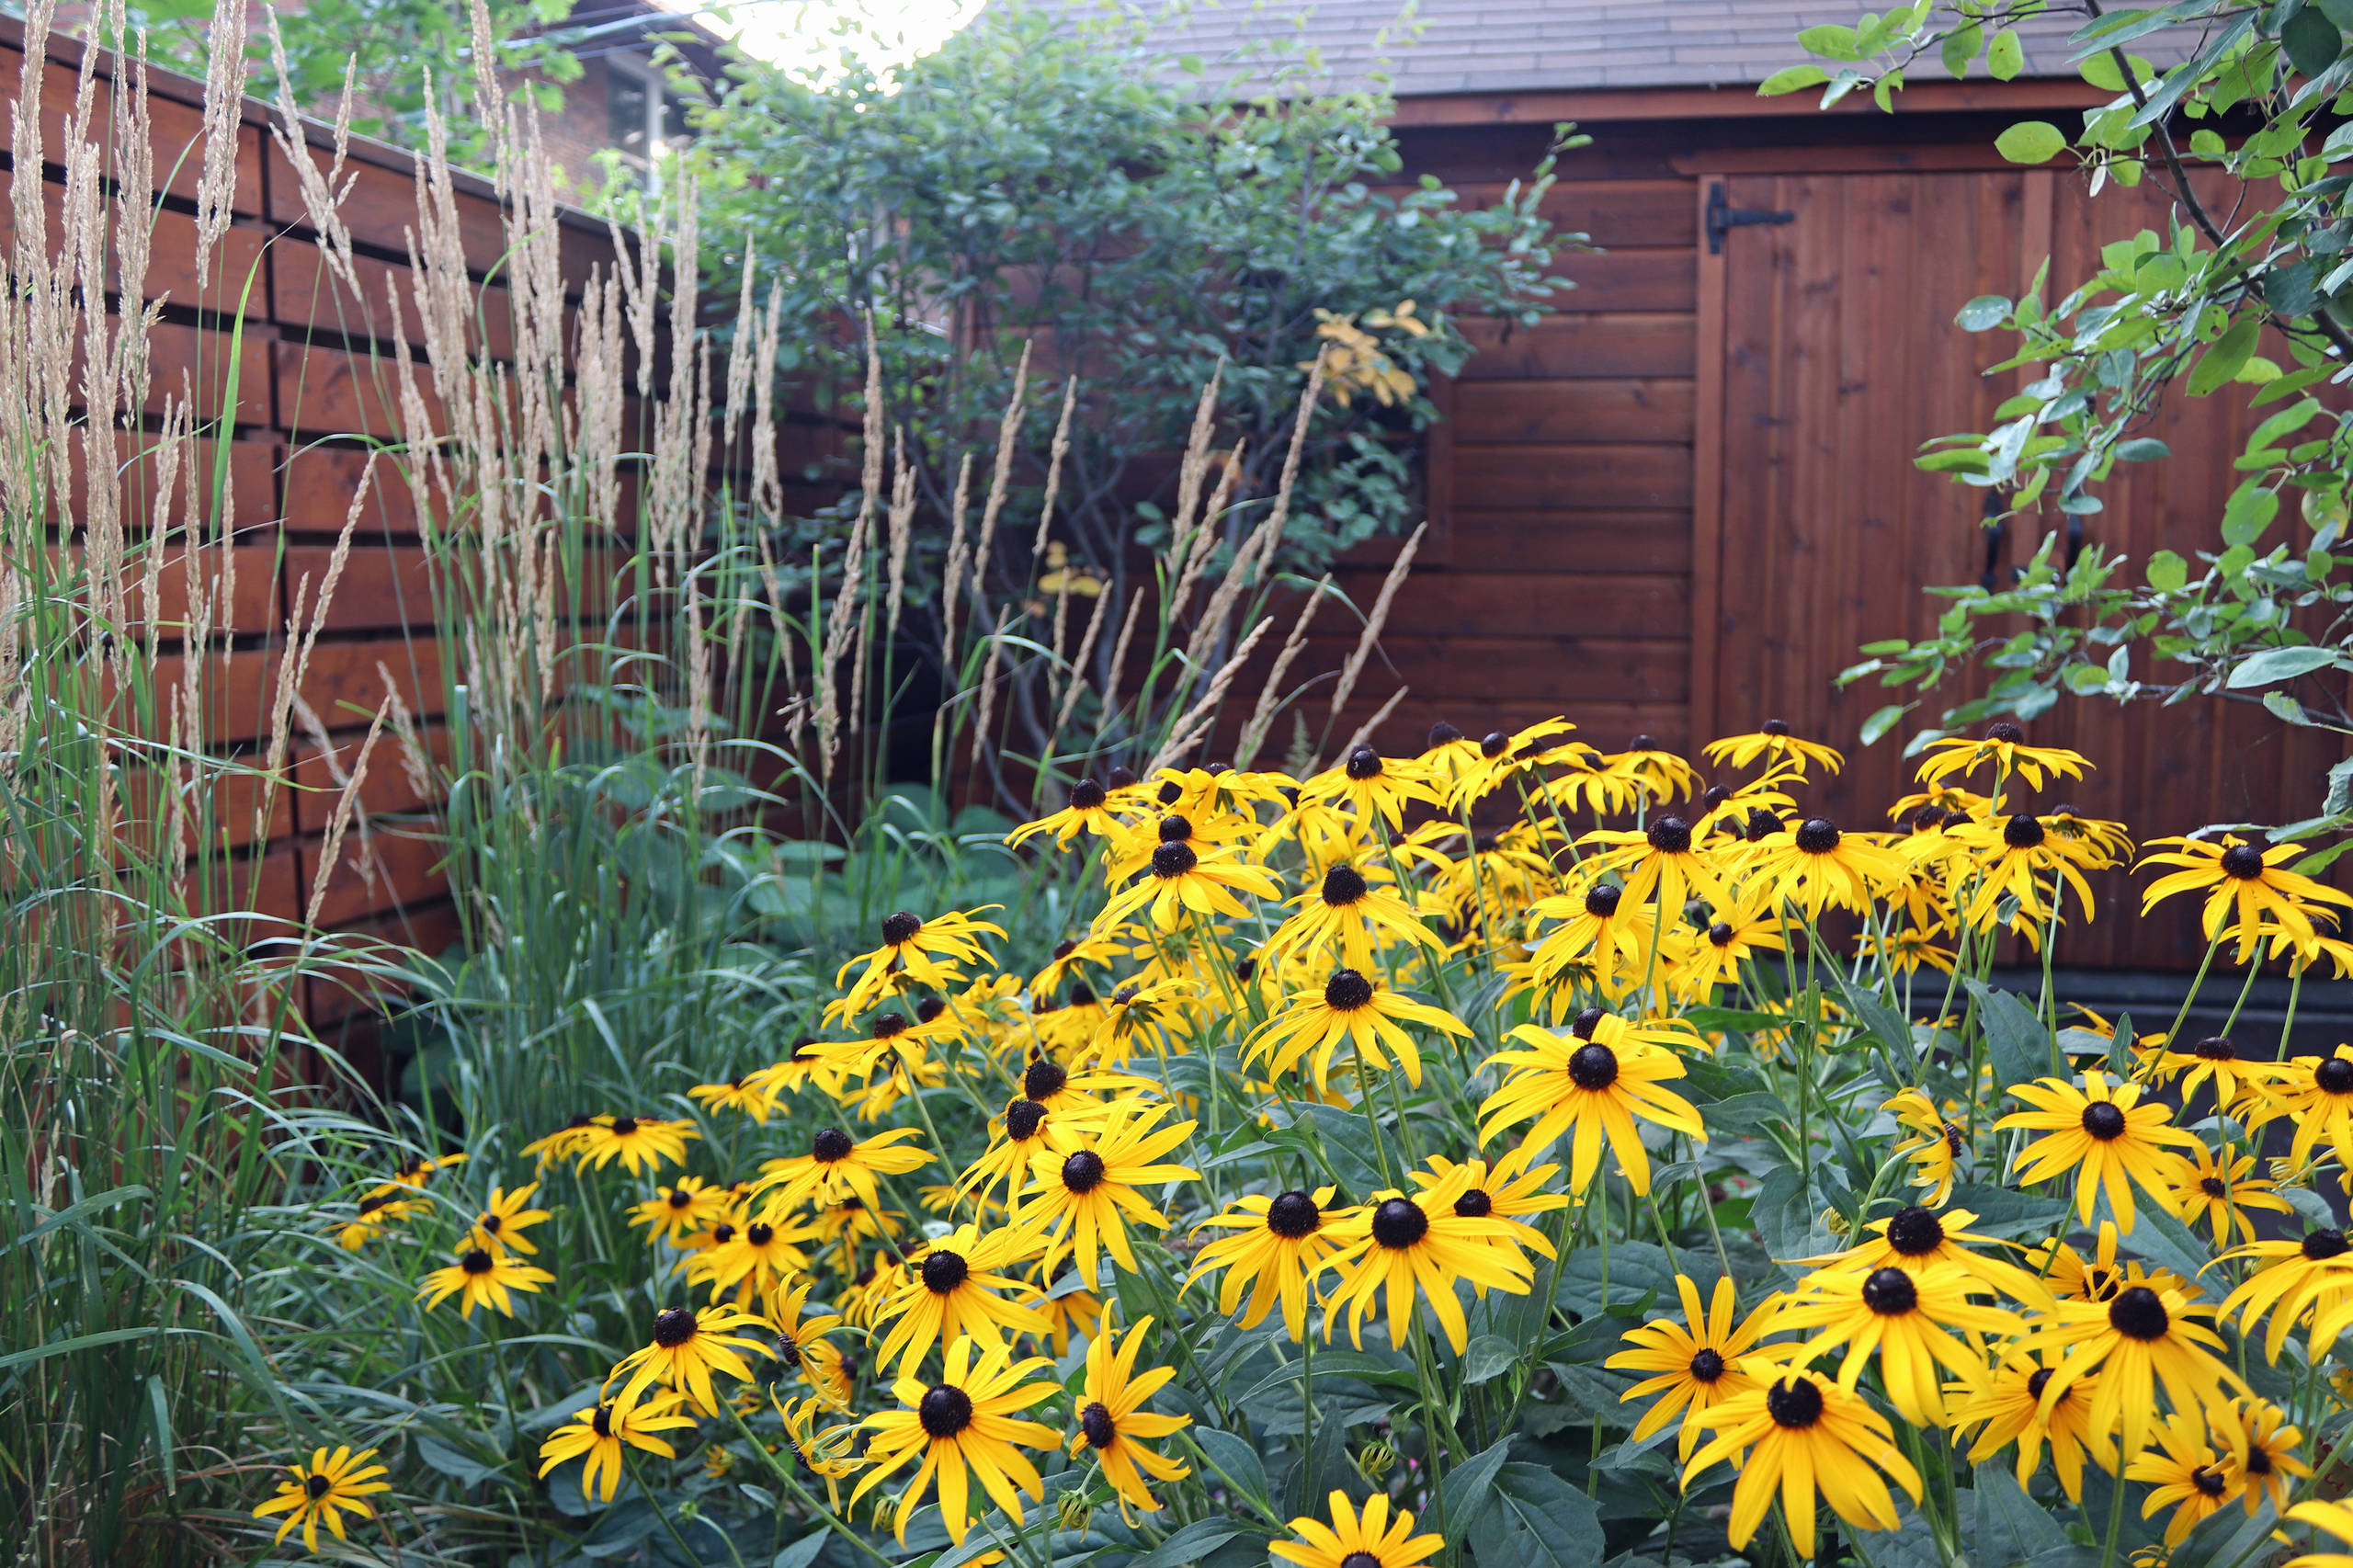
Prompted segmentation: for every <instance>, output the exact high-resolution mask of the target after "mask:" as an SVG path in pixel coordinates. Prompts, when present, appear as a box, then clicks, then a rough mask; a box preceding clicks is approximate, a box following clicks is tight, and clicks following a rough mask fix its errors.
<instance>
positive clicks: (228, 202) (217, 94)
mask: <svg viewBox="0 0 2353 1568" xmlns="http://www.w3.org/2000/svg"><path fill="white" fill-rule="evenodd" d="M251 17H252V8H251V7H250V6H248V5H247V4H246V0H213V4H212V21H211V23H210V26H208V27H207V28H206V29H205V41H206V43H207V44H208V46H209V50H210V51H209V53H208V54H207V55H206V58H205V74H204V158H203V165H202V172H201V173H199V175H198V176H197V182H196V284H197V287H198V288H199V289H203V288H205V287H207V286H208V285H209V284H210V282H211V280H212V248H213V247H214V246H215V245H217V244H220V243H221V236H222V234H225V233H228V232H229V218H230V214H231V212H232V211H233V209H234V208H235V205H236V199H237V130H238V127H239V126H240V125H241V124H242V123H243V121H244V97H245V28H246V26H247V24H248V23H249V21H250V20H251ZM26 58H27V59H28V60H36V59H39V58H40V56H38V55H33V54H28V55H27V56H26Z"/></svg>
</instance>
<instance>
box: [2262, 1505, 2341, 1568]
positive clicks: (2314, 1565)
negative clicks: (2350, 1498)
mask: <svg viewBox="0 0 2353 1568" xmlns="http://www.w3.org/2000/svg"><path fill="white" fill-rule="evenodd" d="M2288 1517H2290V1518H2291V1519H2293V1520H2295V1521H2296V1522H2297V1523H2298V1524H2300V1525H2311V1526H2313V1528H2316V1529H2324V1530H2326V1531H2327V1532H2328V1533H2329V1534H2331V1535H2333V1536H2335V1537H2336V1539H2337V1540H2341V1541H2353V1505H2348V1504H2345V1503H2299V1504H2297V1505H2296V1506H2294V1507H2292V1508H2290V1509H2289V1510H2288ZM2279 1568H2353V1554H2348V1553H2346V1552H2342V1551H2308V1552H2306V1553H2304V1555H2303V1556H2302V1557H2297V1558H2291V1559H2290V1560H2289V1561H2288V1562H2283V1563H2281V1564H2280V1565H2279Z"/></svg>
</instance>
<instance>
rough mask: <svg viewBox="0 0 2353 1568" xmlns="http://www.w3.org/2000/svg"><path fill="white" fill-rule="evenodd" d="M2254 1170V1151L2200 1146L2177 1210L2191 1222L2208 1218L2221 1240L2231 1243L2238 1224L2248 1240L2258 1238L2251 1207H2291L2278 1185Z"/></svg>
mask: <svg viewBox="0 0 2353 1568" xmlns="http://www.w3.org/2000/svg"><path fill="white" fill-rule="evenodd" d="M2254 1173H2255V1156H2254V1155H2253V1154H2240V1153H2233V1152H2232V1151H2231V1150H2230V1149H2229V1148H2228V1147H2227V1146H2226V1147H2225V1148H2224V1149H2223V1151H2222V1153H2221V1154H2216V1153H2213V1152H2212V1151H2211V1150H2209V1149H2208V1148H2206V1146H2205V1145H2203V1144H2200V1145H2199V1147H2198V1148H2197V1150H2196V1151H2195V1152H2194V1153H2191V1154H2190V1156H2189V1168H2188V1170H2186V1171H2184V1172H2183V1173H2182V1177H2181V1186H2180V1187H2179V1188H2178V1189H2177V1192H2178V1199H2179V1201H2178V1202H2177V1205H2176V1212H2177V1213H2178V1214H2180V1216H2181V1217H2182V1219H2183V1220H2185V1221H2188V1222H2189V1223H2191V1224H2196V1223H2197V1222H2198V1221H2200V1220H2203V1221H2206V1227H2207V1229H2209V1230H2211V1231H2212V1232H2213V1233H2214V1239H2215V1240H2216V1241H2218V1242H2222V1243H2226V1244H2227V1243H2228V1242H2229V1241H2230V1239H2231V1232H2232V1229H2233V1228H2234V1227H2236V1229H2237V1230H2238V1232H2239V1233H2240V1235H2241V1237H2242V1238H2243V1239H2244V1240H2246V1241H2250V1242H2251V1241H2253V1240H2255V1216H2254V1214H2253V1213H2252V1212H2250V1210H2256V1209H2263V1210H2269V1211H2271V1212H2272V1213H2275V1214H2286V1213H2290V1212H2291V1210H2290V1207H2289V1204H2288V1200H2287V1199H2284V1198H2282V1197H2280V1196H2279V1192H2278V1191H2277V1190H2276V1186H2277V1184H2275V1183H2273V1182H2269V1181H2266V1180H2265V1179H2264V1178H2263V1177H2261V1176H2256V1175H2255V1174H2254Z"/></svg>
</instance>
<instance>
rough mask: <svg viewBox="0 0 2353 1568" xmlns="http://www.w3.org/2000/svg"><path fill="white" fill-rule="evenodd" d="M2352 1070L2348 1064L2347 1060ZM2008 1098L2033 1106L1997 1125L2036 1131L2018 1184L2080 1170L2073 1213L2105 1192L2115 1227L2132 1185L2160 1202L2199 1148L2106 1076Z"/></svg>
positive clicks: (2122, 1220) (2084, 1215) (2022, 1156)
mask: <svg viewBox="0 0 2353 1568" xmlns="http://www.w3.org/2000/svg"><path fill="white" fill-rule="evenodd" d="M2347 1068H2348V1069H2353V1062H2348V1063H2347ZM2010 1093H2011V1094H2013V1095H2015V1096H2018V1098H2019V1099H2021V1100H2024V1101H2025V1102H2026V1103H2027V1104H2028V1105H2029V1107H2031V1109H2029V1110H2021V1111H2013V1112H2011V1113H2010V1114H2009V1115H2007V1116H2006V1117H2004V1118H2002V1119H2001V1120H1999V1121H1997V1122H1995V1124H1994V1125H1995V1128H1996V1129H1997V1130H1998V1129H2005V1128H2011V1127H2018V1128H2024V1129H2026V1130H2028V1131H2035V1132H2040V1133H2041V1134H2042V1136H2041V1137H2040V1138H2037V1139H2036V1140H2034V1142H2031V1143H2029V1144H2028V1145H2027V1146H2026V1147H2025V1148H2023V1149H2021V1150H2019V1151H2018V1157H2017V1158H2016V1159H2015V1160H2014V1161H2013V1162H2012V1168H2013V1169H2015V1170H2016V1171H2018V1174H2019V1176H2020V1178H2021V1179H2023V1180H2025V1181H2027V1182H2029V1183H2031V1182H2039V1181H2048V1180H2049V1179H2051V1178H2052V1176H2060V1175H2063V1174H2064V1173H2066V1172H2069V1171H2075V1172H2076V1173H2077V1176H2076V1181H2075V1215H2076V1218H2077V1219H2079V1220H2081V1221H2083V1222H2084V1223H2085V1224H2086V1225H2088V1224H2090V1223H2091V1221H2092V1205H2093V1203H2094V1201H2095V1200H2096V1199H2097V1198H2098V1197H2099V1194H2100V1192H2101V1191H2102V1190H2103V1189H2105V1190H2106V1191H2107V1193H2108V1203H2109V1208H2110V1209H2111V1210H2115V1213H2116V1220H2117V1223H2118V1224H2119V1225H2120V1226H2121V1227H2122V1228H2123V1229H2124V1230H2126V1231H2130V1230H2131V1228H2132V1187H2133V1185H2134V1184H2137V1185H2138V1186H2139V1187H2140V1188H2141V1190H2142V1191H2143V1192H2145V1193H2147V1194H2148V1195H2149V1196H2150V1197H2151V1198H2153V1199H2156V1200H2157V1201H2158V1202H2159V1203H2161V1204H2162V1203H2164V1202H2165V1199H2166V1197H2167V1195H2168V1194H2169V1193H2170V1192H2171V1191H2172V1190H2173V1189H2174V1187H2176V1186H2177V1185H2178V1183H2179V1180H2180V1176H2181V1171H2182V1167H2183V1160H2182V1157H2181V1156H2180V1155H2179V1154H2177V1153H2174V1152H2173V1151H2174V1150H2175V1149H2177V1148H2192V1149H2194V1148H2196V1147H2198V1140H2197V1139H2196V1138H2194V1137H2192V1136H2191V1135H2190V1134H2188V1133H2187V1132H2184V1131H2181V1129H2179V1128H2177V1127H2175V1126H2173V1125H2172V1121H2173V1111H2172V1110H2171V1108H2168V1107H2165V1106H2163V1105H2154V1104H2152V1105H2143V1104H2142V1103H2141V1085H2138V1084H2111V1083H2109V1079H2108V1075H2107V1074H2104V1073H2086V1074H2084V1077H2083V1087H2082V1088H2077V1087H2076V1086H2075V1085H2073V1084H2070V1083H2068V1082H2067V1081H2066V1080H2065V1079H2063V1078H2039V1079H2037V1080H2035V1081H2034V1082H2033V1083H2031V1084H2014V1085H2011V1086H2010Z"/></svg>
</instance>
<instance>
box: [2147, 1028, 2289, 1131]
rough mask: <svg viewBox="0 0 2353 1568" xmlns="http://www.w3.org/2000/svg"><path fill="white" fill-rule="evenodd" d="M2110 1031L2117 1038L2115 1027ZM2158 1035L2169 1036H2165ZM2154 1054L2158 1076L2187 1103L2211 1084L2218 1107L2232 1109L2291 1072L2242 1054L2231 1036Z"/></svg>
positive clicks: (2286, 1068)
mask: <svg viewBox="0 0 2353 1568" xmlns="http://www.w3.org/2000/svg"><path fill="white" fill-rule="evenodd" d="M2108 1032H2109V1037H2110V1038H2111V1039H2112V1038H2114V1035H2115V1029H2114V1028H2113V1027H2111V1028H2109V1031H2108ZM2156 1038H2157V1039H2158V1040H2164V1039H2165V1037H2164V1036H2163V1035H2159V1036H2157V1037H2156ZM2153 1054H2154V1057H2155V1062H2154V1069H2155V1073H2156V1075H2157V1077H2158V1078H2159V1079H2160V1080H2161V1081H2166V1080H2169V1081H2171V1082H2172V1083H2173V1085H2174V1086H2175V1087H2176V1088H2177V1089H2178V1090H2179V1091H2180V1093H2181V1098H2182V1102H2183V1103H2184V1104H2185V1105H2186V1104H2188V1101H2189V1096H2192V1095H2194V1094H2196V1093H2197V1092H2198V1090H2199V1089H2200V1087H2201V1086H2205V1087H2211V1089H2212V1090H2213V1092H2214V1108H2216V1109H2217V1110H2223V1109H2227V1108H2230V1107H2231V1106H2233V1105H2235V1104H2236V1103H2237V1102H2238V1101H2239V1099H2240V1098H2241V1096H2245V1095H2246V1094H2248V1093H2249V1092H2260V1091H2261V1090H2263V1089H2265V1088H2268V1086H2270V1085H2272V1084H2274V1083H2277V1082H2278V1081H2279V1079H2280V1078H2282V1077H2284V1076H2286V1075H2287V1074H2288V1072H2289V1069H2288V1067H2287V1065H2286V1064H2285V1063H2282V1062H2273V1061H2268V1060H2267V1059H2265V1058H2263V1057H2259V1056H2245V1055H2242V1054H2241V1053H2240V1051H2239V1048H2238V1045H2237V1043H2236V1042H2235V1041H2234V1040H2232V1039H2231V1037H2230V1036H2228V1035H2219V1034H2216V1035H2208V1036H2207V1037H2206V1038H2205V1039H2203V1040H2200V1041H2198V1042H2197V1043H2196V1044H2195V1045H2192V1046H2191V1047H2190V1048H2189V1049H2188V1050H2187V1051H2182V1050H2162V1051H2155V1052H2154V1053H2153ZM2143 1060H2144V1061H2145V1060H2147V1058H2146V1056H2144V1057H2143Z"/></svg>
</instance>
